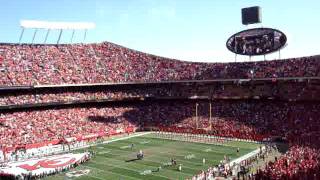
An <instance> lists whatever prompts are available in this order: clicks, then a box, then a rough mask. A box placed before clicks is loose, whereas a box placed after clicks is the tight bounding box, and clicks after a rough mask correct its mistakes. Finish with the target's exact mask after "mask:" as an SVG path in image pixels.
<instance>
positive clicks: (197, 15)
mask: <svg viewBox="0 0 320 180" xmlns="http://www.w3.org/2000/svg"><path fill="white" fill-rule="evenodd" d="M0 2H1V5H0V12H1V16H0V27H1V28H0V42H12V43H17V42H19V36H20V33H21V28H20V20H43V21H63V22H93V23H95V24H96V28H95V29H92V30H89V31H88V34H87V37H86V40H85V41H83V35H84V31H80V30H79V31H76V34H75V38H74V42H85V43H95V42H103V41H108V42H113V43H116V44H119V45H122V46H125V47H128V48H132V49H135V50H139V51H143V52H147V53H150V54H155V55H159V56H163V57H169V58H175V59H179V60H186V61H194V62H233V61H235V55H234V54H233V53H231V52H230V51H228V49H227V48H226V46H225V43H226V41H227V39H228V38H229V37H230V36H231V35H233V34H234V33H236V32H238V31H241V30H245V29H249V28H254V27H270V28H275V29H279V30H281V31H282V32H284V33H285V34H286V35H287V37H288V42H287V43H288V44H287V46H286V47H285V48H284V49H283V50H282V51H281V54H280V56H281V58H291V57H301V56H308V55H316V54H318V53H319V52H320V46H319V45H318V42H320V35H319V33H320V31H319V30H320V20H319V19H320V13H319V10H320V1H319V0H304V1H303V0H259V1H258V0H255V1H254V0H0ZM250 6H260V7H261V9H262V23H261V24H257V25H250V26H244V25H242V24H241V8H243V7H250ZM33 33H34V30H33V29H27V30H25V32H24V36H23V38H22V42H25V43H30V42H31V41H32V37H33ZM71 34H72V31H71V30H65V31H64V32H63V34H62V39H61V43H70V37H71ZM45 35H46V31H45V30H39V31H38V32H37V36H36V38H35V41H34V42H35V43H43V41H44V39H45ZM58 36H59V31H58V30H55V31H51V32H50V34H49V38H48V41H47V43H56V41H57V39H58ZM263 58H264V57H263V56H257V57H253V58H252V59H251V60H263ZM277 58H279V53H274V54H270V55H267V56H266V59H267V60H273V59H277ZM237 61H249V58H248V57H246V56H237Z"/></svg>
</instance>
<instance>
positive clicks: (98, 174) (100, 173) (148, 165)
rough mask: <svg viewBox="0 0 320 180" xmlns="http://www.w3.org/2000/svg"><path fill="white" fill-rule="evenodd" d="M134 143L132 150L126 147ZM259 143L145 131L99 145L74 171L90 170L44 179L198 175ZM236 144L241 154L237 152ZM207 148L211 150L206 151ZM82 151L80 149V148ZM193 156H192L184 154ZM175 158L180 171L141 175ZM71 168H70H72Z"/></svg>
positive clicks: (164, 169) (170, 169)
mask: <svg viewBox="0 0 320 180" xmlns="http://www.w3.org/2000/svg"><path fill="white" fill-rule="evenodd" d="M131 143H134V149H133V150H131V148H125V147H126V146H129V145H131ZM258 146H259V145H258V144H255V143H249V142H239V141H237V142H236V141H230V142H227V143H225V146H221V145H212V144H203V143H192V142H182V141H173V140H167V139H159V138H155V135H153V134H148V135H144V136H139V137H132V138H129V139H125V140H119V141H116V142H112V143H109V144H102V145H98V146H97V147H95V148H94V149H95V150H96V151H97V155H96V156H95V157H94V158H92V159H91V160H90V161H89V162H86V163H84V164H82V165H80V166H79V167H77V168H76V169H74V170H80V169H90V173H89V174H87V175H83V176H81V177H78V178H66V177H65V175H64V174H62V173H61V174H59V175H55V176H51V177H47V178H45V179H46V180H65V179H77V180H109V179H110V180H137V179H148V180H152V179H155V180H162V179H175V180H176V179H186V178H190V177H192V176H193V175H195V174H197V173H198V172H199V171H200V170H206V169H208V167H209V166H213V165H217V164H218V163H219V162H220V160H222V159H223V158H224V155H227V156H229V157H230V158H231V159H235V158H238V157H240V156H242V155H244V154H247V153H249V152H251V151H253V150H254V149H257V147H258ZM237 147H239V148H240V153H239V154H237V153H236V149H237ZM140 149H141V150H142V151H143V152H144V155H145V157H144V159H143V160H136V161H131V162H126V160H130V159H135V158H136V154H137V152H138V151H139V150H140ZM208 149H210V150H209V151H208ZM82 151H83V150H82ZM187 155H193V156H194V157H193V158H191V159H187V158H186V157H185V156H187ZM171 158H175V159H176V161H177V164H182V171H181V172H180V171H178V170H177V167H173V166H171V167H162V169H161V170H160V171H159V172H152V173H151V174H147V175H142V174H141V173H142V172H143V171H146V170H151V171H156V170H157V168H158V167H159V166H163V163H167V162H170V159H171ZM203 158H205V159H206V164H205V165H203V164H202V159H203ZM71 171H72V170H71Z"/></svg>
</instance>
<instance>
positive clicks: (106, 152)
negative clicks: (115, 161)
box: [98, 150, 111, 155]
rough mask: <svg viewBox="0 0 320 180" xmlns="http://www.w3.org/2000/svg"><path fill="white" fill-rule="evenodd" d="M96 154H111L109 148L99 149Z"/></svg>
mask: <svg viewBox="0 0 320 180" xmlns="http://www.w3.org/2000/svg"><path fill="white" fill-rule="evenodd" d="M98 154H100V155H103V154H111V151H110V150H107V151H100V152H98Z"/></svg>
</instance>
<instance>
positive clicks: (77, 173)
mask: <svg viewBox="0 0 320 180" xmlns="http://www.w3.org/2000/svg"><path fill="white" fill-rule="evenodd" d="M89 172H90V169H84V170H78V171H71V172H68V173H66V176H67V177H69V178H72V177H80V176H84V175H87V174H89Z"/></svg>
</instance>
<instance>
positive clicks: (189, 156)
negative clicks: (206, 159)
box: [184, 154, 196, 159]
mask: <svg viewBox="0 0 320 180" xmlns="http://www.w3.org/2000/svg"><path fill="white" fill-rule="evenodd" d="M195 157H196V156H195V155H194V154H188V155H186V156H184V158H185V159H193V158H195Z"/></svg>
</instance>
